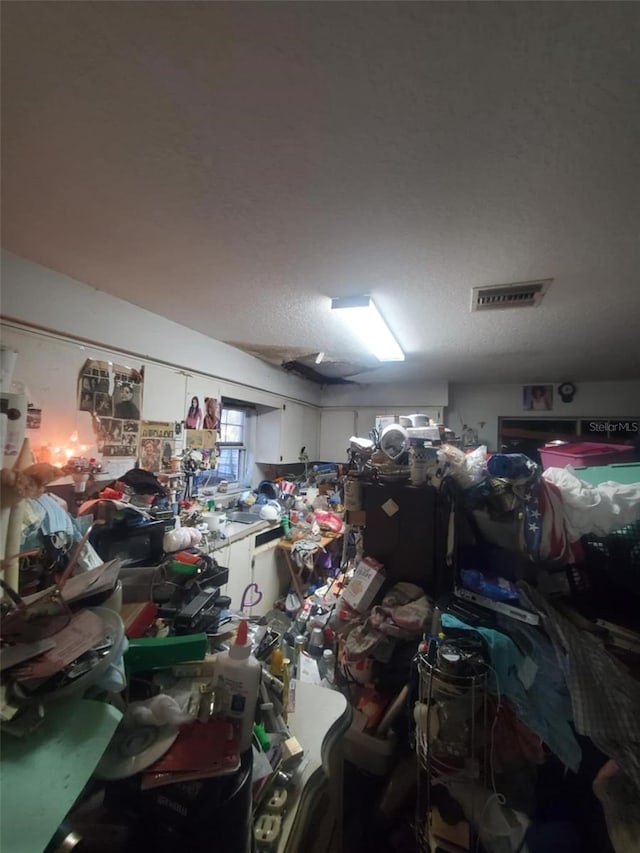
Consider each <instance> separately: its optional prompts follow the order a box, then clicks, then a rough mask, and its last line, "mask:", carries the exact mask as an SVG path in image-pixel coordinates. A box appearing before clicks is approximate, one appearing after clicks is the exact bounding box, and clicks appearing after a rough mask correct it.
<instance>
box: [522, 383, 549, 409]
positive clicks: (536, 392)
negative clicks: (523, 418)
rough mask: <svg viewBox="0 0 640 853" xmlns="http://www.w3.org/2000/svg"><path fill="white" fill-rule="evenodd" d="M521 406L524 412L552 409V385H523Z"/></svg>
mask: <svg viewBox="0 0 640 853" xmlns="http://www.w3.org/2000/svg"><path fill="white" fill-rule="evenodd" d="M522 408H523V409H524V411H525V412H550V411H551V409H553V385H523V386H522Z"/></svg>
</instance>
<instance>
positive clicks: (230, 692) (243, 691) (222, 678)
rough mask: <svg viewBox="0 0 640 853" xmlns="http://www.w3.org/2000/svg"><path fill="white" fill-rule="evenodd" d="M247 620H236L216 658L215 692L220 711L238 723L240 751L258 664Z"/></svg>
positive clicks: (247, 741)
mask: <svg viewBox="0 0 640 853" xmlns="http://www.w3.org/2000/svg"><path fill="white" fill-rule="evenodd" d="M247 625H248V623H247V621H246V620H244V621H242V622H241V623H240V626H239V628H238V633H237V635H236V641H235V643H234V645H233V646H230V647H229V650H228V651H226V652H220V654H219V655H218V656H217V657H216V663H215V667H216V691H217V693H218V697H219V699H217V703H218V707H219V710H220V712H221V714H222V715H223V716H225V717H228V718H229V719H232V720H237V721H238V722H239V723H240V750H241V751H242V752H244V751H245V749H248V748H249V747H250V746H251V738H252V735H253V724H254V720H255V713H256V702H257V699H258V690H259V688H260V676H261V673H262V667H261V666H260V663H259V662H258V661H257V660H256V659H255V657H254V656H253V655H252V654H251V643H250V642H249V641H248V640H247Z"/></svg>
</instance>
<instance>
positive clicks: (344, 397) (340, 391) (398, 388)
mask: <svg viewBox="0 0 640 853" xmlns="http://www.w3.org/2000/svg"><path fill="white" fill-rule="evenodd" d="M448 389H449V385H448V383H447V382H446V381H445V380H442V381H440V382H434V381H431V382H403V383H397V382H394V383H393V384H388V383H382V382H381V383H379V384H376V383H373V384H371V385H330V386H328V387H326V388H325V390H324V392H323V394H322V398H321V404H322V406H323V408H324V407H329V408H345V409H362V408H370V407H373V408H379V407H383V408H385V409H388V408H389V407H391V408H394V407H399V408H405V409H406V408H408V409H411V412H422V411H423V410H424V408H425V407H430V408H432V407H442V406H446V405H447V402H448V400H449V390H448Z"/></svg>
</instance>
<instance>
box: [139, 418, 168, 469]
mask: <svg viewBox="0 0 640 853" xmlns="http://www.w3.org/2000/svg"><path fill="white" fill-rule="evenodd" d="M175 450H176V425H175V424H174V423H172V422H171V421H142V423H141V426H140V467H141V468H144V469H145V471H152V472H153V473H155V474H157V473H167V472H169V471H170V470H171V457H172V456H173V455H174V453H175Z"/></svg>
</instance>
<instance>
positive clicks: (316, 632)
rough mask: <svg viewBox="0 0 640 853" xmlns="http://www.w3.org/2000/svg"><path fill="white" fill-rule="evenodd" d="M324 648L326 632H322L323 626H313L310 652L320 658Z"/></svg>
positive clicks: (312, 655)
mask: <svg viewBox="0 0 640 853" xmlns="http://www.w3.org/2000/svg"><path fill="white" fill-rule="evenodd" d="M323 650H324V634H323V633H322V628H313V629H312V630H311V637H310V638H309V648H308V652H309V654H310V655H311V657H312V658H320V657H322V652H323Z"/></svg>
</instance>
